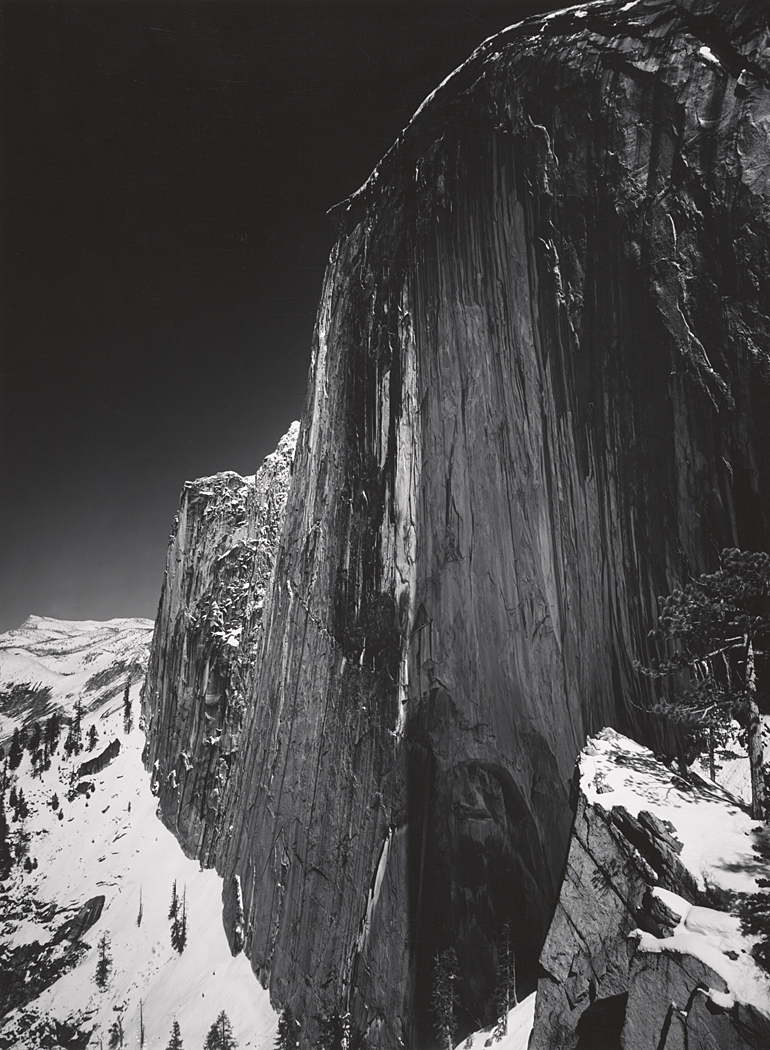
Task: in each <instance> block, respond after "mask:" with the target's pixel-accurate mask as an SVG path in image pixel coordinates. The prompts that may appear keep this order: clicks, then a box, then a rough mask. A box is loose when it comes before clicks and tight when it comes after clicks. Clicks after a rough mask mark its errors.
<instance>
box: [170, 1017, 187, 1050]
mask: <svg viewBox="0 0 770 1050" xmlns="http://www.w3.org/2000/svg"><path fill="white" fill-rule="evenodd" d="M166 1050H184V1047H183V1045H182V1031H181V1029H180V1027H179V1021H176V1020H175V1021H174V1023H173V1024H172V1026H171V1036H170V1038H169V1041H168V1045H167V1047H166Z"/></svg>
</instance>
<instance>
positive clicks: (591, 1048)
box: [575, 992, 628, 1050]
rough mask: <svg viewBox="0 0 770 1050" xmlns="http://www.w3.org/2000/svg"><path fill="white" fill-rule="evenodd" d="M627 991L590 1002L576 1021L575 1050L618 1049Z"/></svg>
mask: <svg viewBox="0 0 770 1050" xmlns="http://www.w3.org/2000/svg"><path fill="white" fill-rule="evenodd" d="M627 1002H628V992H623V993H622V995H610V996H608V997H607V998H606V999H597V1000H596V1002H594V1003H591V1005H590V1006H589V1007H588V1009H587V1010H586V1011H585V1012H584V1013H583V1015H582V1017H581V1018H580V1020H579V1021H578V1025H577V1036H578V1041H577V1045H576V1047H575V1050H620V1033H621V1032H622V1031H623V1024H624V1022H625V1019H626V1003H627Z"/></svg>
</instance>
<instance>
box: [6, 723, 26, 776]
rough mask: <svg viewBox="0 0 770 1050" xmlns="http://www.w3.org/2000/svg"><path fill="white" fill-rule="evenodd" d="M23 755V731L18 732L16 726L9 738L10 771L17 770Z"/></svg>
mask: <svg viewBox="0 0 770 1050" xmlns="http://www.w3.org/2000/svg"><path fill="white" fill-rule="evenodd" d="M23 754H24V731H23V730H22V731H21V732H19V728H18V726H17V727H16V729H14V731H13V737H12V738H11V749H10V751H9V752H8V765H9V766H10V767H11V769H18V768H19V766H20V765H21V759H22V756H23Z"/></svg>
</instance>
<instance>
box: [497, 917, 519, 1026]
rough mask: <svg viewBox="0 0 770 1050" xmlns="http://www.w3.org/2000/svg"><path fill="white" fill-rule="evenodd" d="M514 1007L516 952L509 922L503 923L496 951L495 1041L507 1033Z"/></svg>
mask: <svg viewBox="0 0 770 1050" xmlns="http://www.w3.org/2000/svg"><path fill="white" fill-rule="evenodd" d="M515 1005H516V951H515V949H514V945H513V938H512V936H511V923H510V921H508V922H505V923H503V929H502V937H501V941H500V947H499V949H498V963H497V987H496V988H495V1006H496V1008H497V1028H496V1029H495V1039H502V1038H503V1036H504V1035H506V1034H507V1032H508V1014H509V1013H510V1011H511V1010H512V1009H513V1007H514V1006H515Z"/></svg>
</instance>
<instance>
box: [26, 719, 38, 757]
mask: <svg viewBox="0 0 770 1050" xmlns="http://www.w3.org/2000/svg"><path fill="white" fill-rule="evenodd" d="M40 737H41V729H40V723H39V722H33V723H32V732H31V733H30V735H29V739H28V740H27V745H26V746H27V751H29V753H30V755H32V754H34V753H35V751H37V749H38V748H39V747H40Z"/></svg>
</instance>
